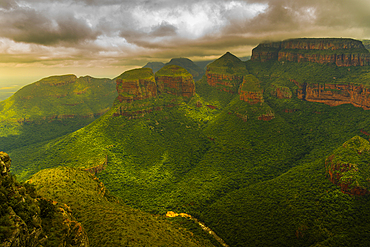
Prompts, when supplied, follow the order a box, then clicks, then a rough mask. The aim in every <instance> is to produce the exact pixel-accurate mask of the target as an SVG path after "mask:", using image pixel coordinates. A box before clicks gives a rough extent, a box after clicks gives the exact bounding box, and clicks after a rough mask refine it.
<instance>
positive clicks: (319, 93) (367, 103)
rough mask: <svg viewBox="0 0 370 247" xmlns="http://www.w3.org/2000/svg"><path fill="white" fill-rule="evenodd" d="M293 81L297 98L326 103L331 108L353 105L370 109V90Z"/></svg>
mask: <svg viewBox="0 0 370 247" xmlns="http://www.w3.org/2000/svg"><path fill="white" fill-rule="evenodd" d="M291 81H293V82H294V83H295V84H296V85H297V86H298V88H299V89H298V90H297V97H298V98H299V99H302V100H307V101H310V102H319V103H324V104H327V105H330V106H338V105H342V104H352V105H354V106H356V107H362V108H363V109H365V110H369V109H370V89H369V88H366V87H364V86H362V85H353V84H349V83H348V84H333V83H327V84H318V83H315V84H307V83H299V82H297V81H295V80H291Z"/></svg>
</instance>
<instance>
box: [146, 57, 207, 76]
mask: <svg viewBox="0 0 370 247" xmlns="http://www.w3.org/2000/svg"><path fill="white" fill-rule="evenodd" d="M166 65H178V66H180V67H183V68H184V69H186V70H187V71H188V72H189V73H190V74H192V76H193V78H194V80H195V81H197V80H199V79H200V78H202V76H203V75H204V73H205V71H204V69H202V68H200V67H199V66H198V65H196V64H195V63H194V62H193V61H191V60H190V59H188V58H172V59H171V61H169V62H168V63H166V64H164V63H161V62H149V63H147V64H146V65H145V66H144V67H143V68H151V69H152V70H153V73H156V72H157V71H158V70H160V69H161V68H163V67H164V66H166Z"/></svg>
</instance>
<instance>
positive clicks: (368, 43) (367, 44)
mask: <svg viewBox="0 0 370 247" xmlns="http://www.w3.org/2000/svg"><path fill="white" fill-rule="evenodd" d="M362 44H364V46H365V48H366V49H367V50H370V40H368V39H364V40H362Z"/></svg>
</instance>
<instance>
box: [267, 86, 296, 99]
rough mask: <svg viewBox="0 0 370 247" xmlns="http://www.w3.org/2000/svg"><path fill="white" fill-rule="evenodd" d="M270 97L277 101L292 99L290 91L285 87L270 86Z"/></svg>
mask: <svg viewBox="0 0 370 247" xmlns="http://www.w3.org/2000/svg"><path fill="white" fill-rule="evenodd" d="M271 95H273V96H275V97H277V98H278V99H290V98H292V91H290V89H289V88H288V87H285V86H272V91H271Z"/></svg>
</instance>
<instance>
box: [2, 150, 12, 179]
mask: <svg viewBox="0 0 370 247" xmlns="http://www.w3.org/2000/svg"><path fill="white" fill-rule="evenodd" d="M10 164H11V159H10V157H9V155H8V154H7V153H4V152H0V175H1V176H6V175H8V173H9V171H10Z"/></svg>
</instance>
